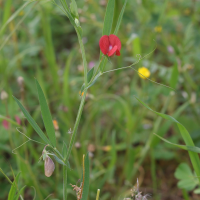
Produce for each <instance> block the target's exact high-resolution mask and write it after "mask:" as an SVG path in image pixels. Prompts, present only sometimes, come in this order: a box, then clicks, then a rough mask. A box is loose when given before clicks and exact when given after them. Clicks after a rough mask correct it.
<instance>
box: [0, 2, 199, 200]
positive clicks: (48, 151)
mask: <svg viewBox="0 0 200 200" xmlns="http://www.w3.org/2000/svg"><path fill="white" fill-rule="evenodd" d="M127 1H128V0H125V1H124V5H123V7H122V9H121V12H120V15H119V17H118V20H117V23H116V27H115V29H114V32H112V26H113V18H114V8H115V0H109V1H108V4H107V8H106V13H105V18H104V25H103V30H102V37H101V38H100V39H99V46H100V50H101V52H100V56H99V62H98V64H97V65H96V66H94V67H92V68H91V69H90V71H89V72H88V70H87V69H88V64H87V60H86V54H85V48H84V44H83V36H82V35H83V30H82V27H81V24H80V20H79V14H78V8H77V4H76V1H75V0H71V4H70V6H69V5H68V4H67V2H66V0H59V1H57V2H56V1H54V0H52V1H50V2H51V3H53V4H54V5H55V6H57V7H59V8H60V9H61V11H62V12H63V13H64V14H65V15H66V16H67V17H68V19H69V21H70V22H71V24H72V26H73V27H74V29H75V31H76V34H77V38H78V41H79V45H80V49H81V55H82V61H83V67H84V83H83V85H82V87H81V89H80V96H81V102H80V106H79V109H78V113H77V117H76V121H75V123H74V126H73V129H72V130H71V129H70V133H71V140H70V141H64V142H63V148H62V150H61V148H60V147H59V146H58V145H57V141H56V134H55V129H56V128H55V126H56V125H57V124H56V122H55V121H53V118H52V116H51V113H50V110H49V106H48V103H47V100H46V98H45V95H44V92H43V90H42V87H41V86H40V84H39V82H38V81H37V80H36V87H37V92H38V97H39V103H40V108H41V113H42V119H43V122H44V126H45V129H46V133H47V135H46V134H45V133H44V132H43V131H42V130H41V129H40V127H39V126H38V125H37V123H36V122H35V120H34V119H33V118H32V117H31V115H30V114H29V113H28V111H27V110H26V109H25V107H24V106H23V105H22V104H21V102H20V101H19V100H18V99H17V98H15V97H14V99H15V101H16V102H17V104H18V106H19V107H20V109H21V111H22V112H23V114H24V116H25V117H26V119H27V120H28V122H29V123H30V124H31V126H32V127H33V129H34V130H35V131H36V132H37V134H38V135H39V136H40V137H41V139H42V140H43V142H42V145H44V150H43V152H42V156H41V157H42V158H43V161H44V169H45V175H46V176H47V177H50V176H51V175H52V173H53V172H54V169H55V164H54V162H53V159H54V160H55V161H56V162H57V163H59V164H61V165H62V166H63V199H64V200H66V199H67V185H68V183H67V172H68V170H70V162H69V158H70V155H71V151H72V148H73V146H74V143H75V139H76V134H77V131H78V127H79V122H80V119H81V115H82V111H83V107H84V104H85V99H86V95H87V90H88V89H89V88H90V87H92V86H93V85H94V84H95V82H96V81H97V80H98V79H99V78H100V77H101V76H102V75H104V74H105V73H109V72H110V71H116V70H122V69H126V68H131V69H133V70H135V71H136V72H137V73H138V74H139V76H140V77H141V78H143V79H147V80H149V79H148V77H149V76H150V71H148V69H146V68H140V69H139V70H138V71H137V70H136V69H134V68H133V67H132V66H133V65H135V64H137V63H138V62H139V61H140V60H141V59H143V58H144V57H145V56H144V57H141V56H140V57H139V59H138V60H137V61H136V62H135V63H133V64H131V65H130V66H126V67H121V68H117V69H113V70H109V71H105V66H106V64H107V62H108V60H111V59H112V57H113V56H115V55H116V56H120V50H121V48H123V47H122V44H121V41H120V38H118V36H117V34H118V31H119V28H120V24H121V21H122V17H123V14H124V10H125V7H126V4H127ZM31 2H33V1H28V2H26V3H25V5H24V7H25V6H26V5H28V4H30V3H31ZM38 2H39V3H41V2H43V3H44V2H46V1H45V0H41V1H38ZM21 11H22V9H21V10H18V11H17V13H20V12H21ZM14 15H16V13H14ZM23 17H26V15H24V16H23ZM10 20H12V16H11V19H10ZM6 25H7V23H6V24H5V25H4V26H3V27H2V28H1V29H0V33H1V32H3V30H4V28H5V26H6ZM155 31H156V32H161V31H162V27H161V28H159V29H156V30H155ZM8 38H9V37H8ZM6 42H7V40H6V41H4V43H3V44H2V45H1V46H0V49H1V48H3V45H5V43H6ZM153 51H154V50H153ZM153 51H152V52H153ZM152 52H151V53H152ZM148 55H149V54H148ZM173 76H174V77H175V79H173V80H172V81H171V84H170V87H171V88H172V87H175V86H176V82H174V80H177V76H178V73H177V69H176V68H174V75H173ZM152 82H153V81H152ZM160 85H162V84H160ZM168 88H169V87H168ZM135 98H136V100H138V102H140V103H141V104H142V105H143V106H144V107H146V108H147V109H148V110H149V111H151V112H153V113H155V114H156V115H158V116H160V117H162V118H164V119H167V120H170V121H172V122H174V123H176V124H177V125H178V128H179V130H180V133H181V135H182V137H183V139H184V141H185V143H186V145H178V144H173V143H171V142H169V141H167V140H166V139H164V138H162V137H161V136H159V135H157V136H158V137H159V138H160V139H162V140H163V141H165V142H167V143H170V144H172V145H174V146H176V147H179V148H182V149H184V150H187V151H188V152H189V156H190V159H191V162H192V165H193V168H194V170H195V172H196V175H197V177H198V181H200V160H199V157H198V153H200V148H198V147H196V146H195V145H194V143H193V141H192V139H191V137H190V135H189V133H188V131H187V130H186V128H185V127H184V126H183V125H182V124H181V123H180V122H178V121H177V120H176V119H175V118H173V117H171V116H169V115H166V114H163V113H159V112H156V111H154V110H152V109H151V108H150V107H149V106H148V105H146V104H145V103H144V102H143V101H142V100H140V99H139V98H137V97H135ZM155 135H156V133H155V134H152V135H151V137H150V138H149V140H148V142H147V144H146V145H145V147H144V148H143V149H142V152H141V158H140V160H139V165H138V167H139V166H140V164H141V163H142V161H143V160H144V157H145V156H146V154H147V152H148V151H149V149H150V147H151V146H152V145H153V142H154V136H155ZM28 139H29V140H28V141H34V142H38V141H35V140H32V139H30V138H28ZM113 141H114V140H113ZM38 143H40V142H38ZM89 168H90V167H89V155H88V154H86V156H83V170H82V178H81V184H80V186H75V185H73V188H74V190H75V191H76V193H77V199H81V200H87V198H88V193H89V178H90V177H89ZM135 171H137V167H136V168H135V169H134V173H135ZM133 194H134V195H133V196H132V197H131V199H135V200H136V199H137V200H142V199H143V200H146V199H147V196H142V194H141V193H140V192H139V190H138V189H136V190H134V191H133ZM97 197H98V198H99V191H98V193H97Z"/></svg>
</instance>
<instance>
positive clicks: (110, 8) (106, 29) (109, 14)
mask: <svg viewBox="0 0 200 200" xmlns="http://www.w3.org/2000/svg"><path fill="white" fill-rule="evenodd" d="M114 10H115V0H109V1H108V5H107V8H106V14H105V18H104V25H103V35H110V32H111V29H112V24H113V17H114Z"/></svg>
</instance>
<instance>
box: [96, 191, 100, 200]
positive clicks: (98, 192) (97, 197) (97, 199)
mask: <svg viewBox="0 0 200 200" xmlns="http://www.w3.org/2000/svg"><path fill="white" fill-rule="evenodd" d="M99 194H100V189H98V190H97V196H96V200H99Z"/></svg>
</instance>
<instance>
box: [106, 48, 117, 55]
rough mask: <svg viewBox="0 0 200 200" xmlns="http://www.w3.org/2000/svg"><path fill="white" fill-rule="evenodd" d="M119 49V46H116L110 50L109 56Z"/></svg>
mask: <svg viewBox="0 0 200 200" xmlns="http://www.w3.org/2000/svg"><path fill="white" fill-rule="evenodd" d="M116 51H117V46H114V47H113V48H112V49H111V50H110V51H109V52H108V56H109V57H110V56H112V55H114V54H115V52H116Z"/></svg>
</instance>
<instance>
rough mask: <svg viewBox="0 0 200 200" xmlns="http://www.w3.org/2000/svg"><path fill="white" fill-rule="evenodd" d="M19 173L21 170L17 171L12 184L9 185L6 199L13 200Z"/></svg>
mask: <svg viewBox="0 0 200 200" xmlns="http://www.w3.org/2000/svg"><path fill="white" fill-rule="evenodd" d="M20 173H21V172H19V173H18V174H17V176H16V178H15V180H14V181H13V184H12V186H11V188H10V192H9V194H8V200H13V199H14V197H15V194H16V192H17V183H18V180H19V176H20Z"/></svg>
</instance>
